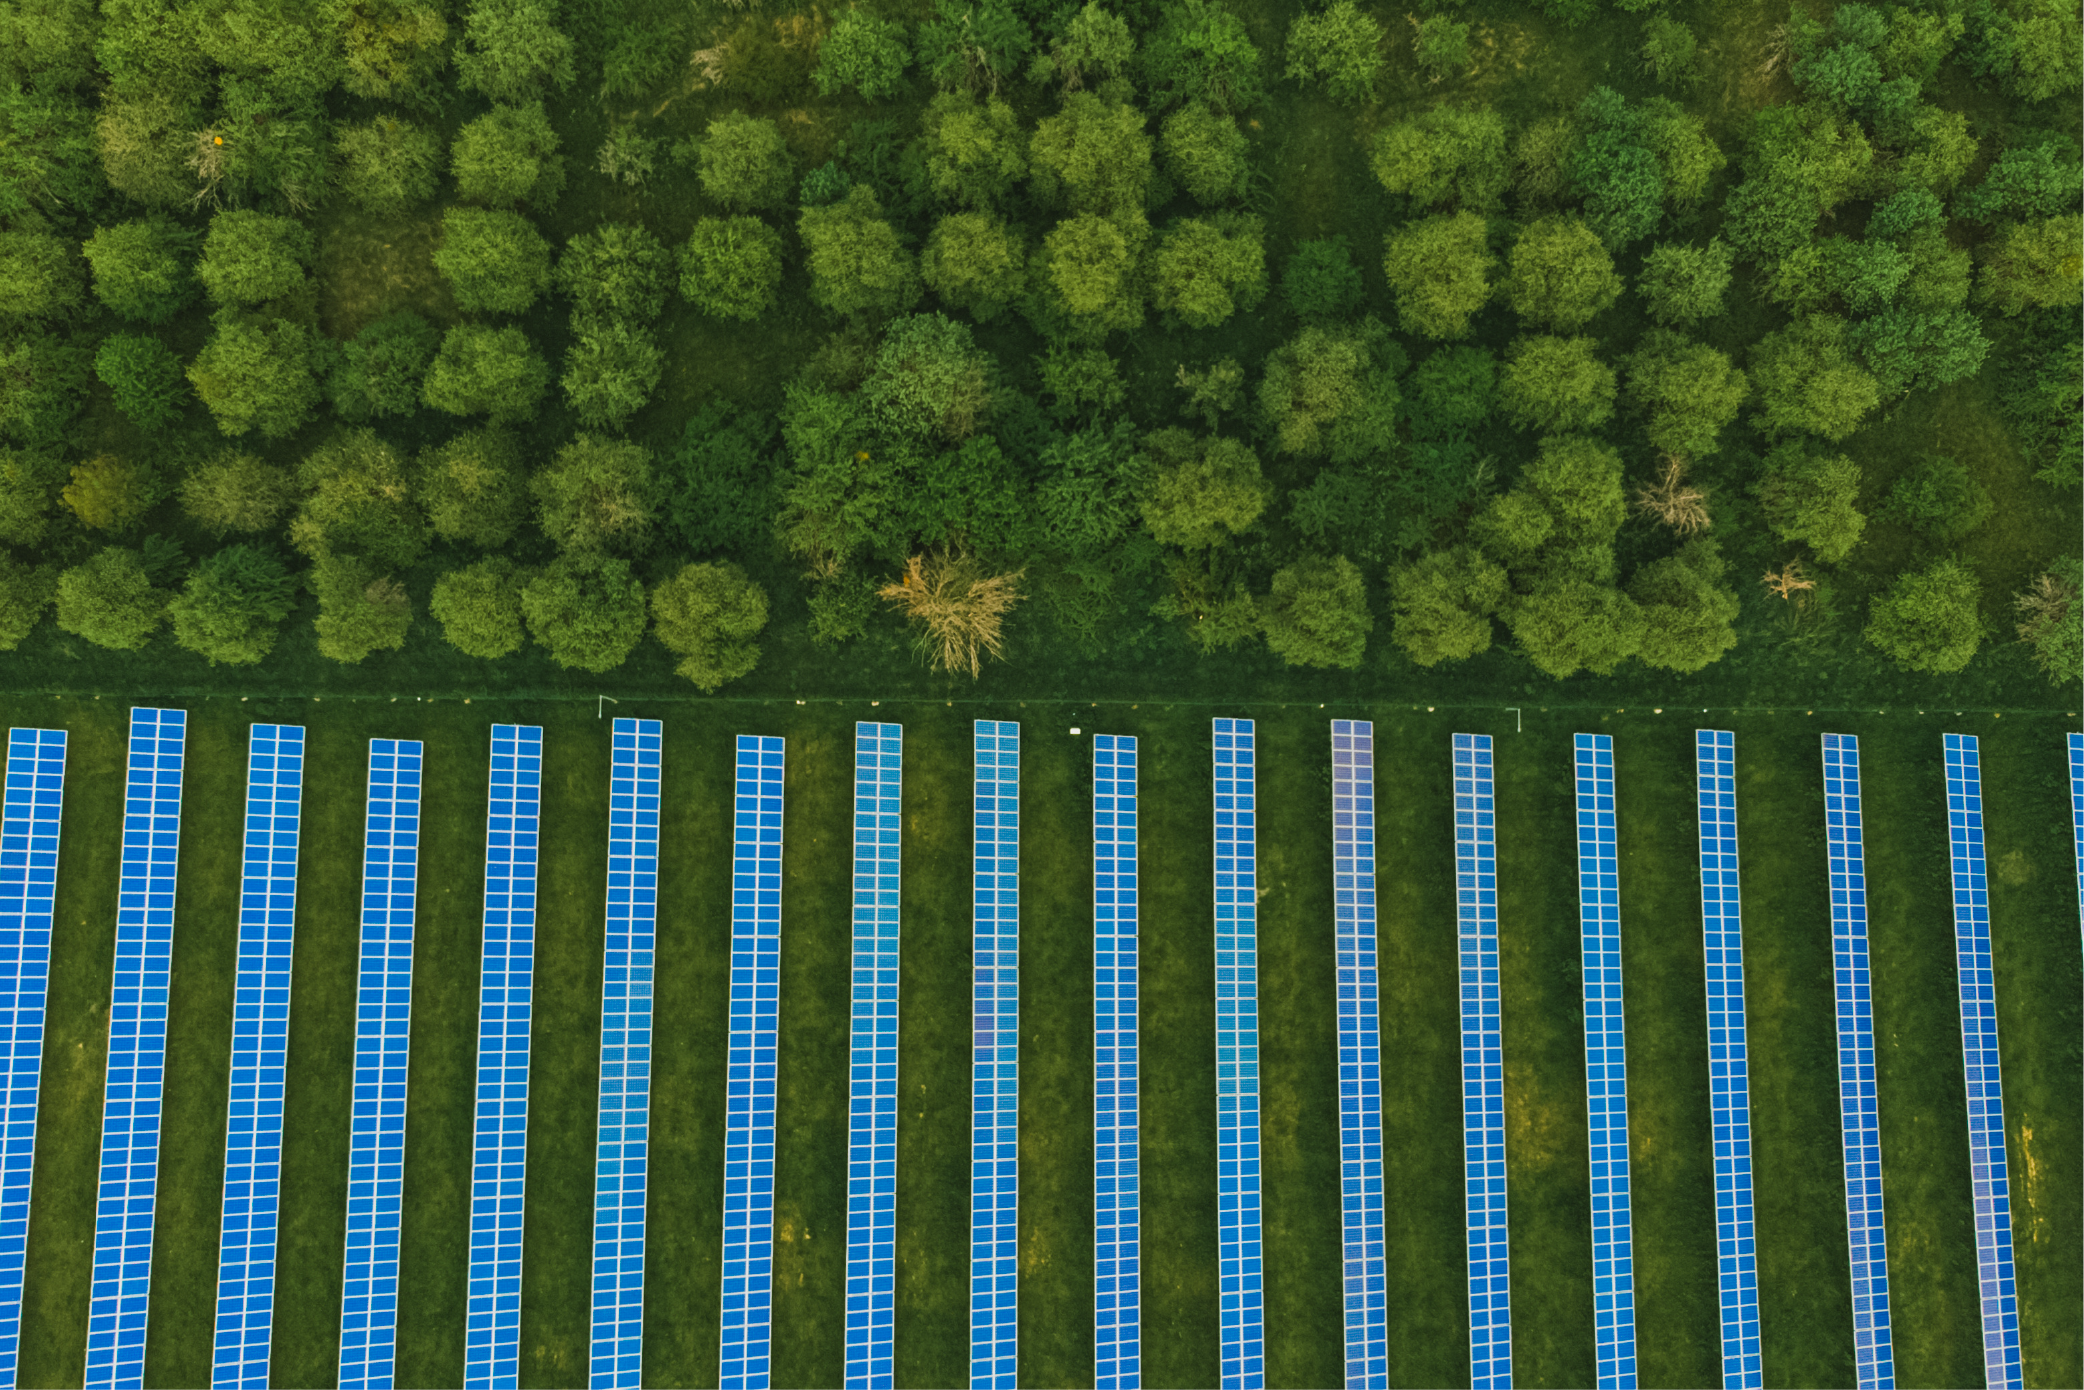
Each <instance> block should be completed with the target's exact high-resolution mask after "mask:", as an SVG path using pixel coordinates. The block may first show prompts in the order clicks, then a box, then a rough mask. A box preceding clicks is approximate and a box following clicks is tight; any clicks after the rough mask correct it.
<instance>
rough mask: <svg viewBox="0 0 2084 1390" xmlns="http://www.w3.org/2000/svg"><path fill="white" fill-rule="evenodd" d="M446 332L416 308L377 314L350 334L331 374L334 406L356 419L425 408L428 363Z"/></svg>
mask: <svg viewBox="0 0 2084 1390" xmlns="http://www.w3.org/2000/svg"><path fill="white" fill-rule="evenodd" d="M440 346H441V333H440V331H439V330H438V329H436V328H435V326H434V325H433V324H431V323H429V322H427V320H425V319H423V318H421V317H420V316H419V315H418V314H416V313H414V312H413V311H412V310H410V309H400V310H399V311H398V312H396V313H392V314H386V315H384V316H383V317H382V318H380V319H372V320H371V321H370V322H368V323H366V324H364V325H363V326H362V331H361V332H359V333H357V334H355V336H354V337H353V338H350V339H349V340H348V341H347V343H346V344H345V345H344V346H343V347H342V348H341V350H340V354H339V356H338V357H337V358H335V359H334V362H333V370H332V371H331V372H330V373H328V374H327V377H326V395H327V397H328V398H329V399H331V401H332V402H333V411H334V413H335V414H337V415H338V416H339V417H340V418H341V419H343V420H345V421H347V422H348V423H350V424H360V423H362V422H363V421H365V420H373V419H380V418H382V417H384V416H387V415H410V414H412V412H413V411H415V410H418V409H419V408H420V386H421V383H422V382H423V381H424V380H425V379H426V376H427V364H428V363H429V362H431V361H432V360H433V359H434V353H435V350H436V349H437V348H438V347H440Z"/></svg>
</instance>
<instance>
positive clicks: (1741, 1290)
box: [1694, 729, 1765, 1390]
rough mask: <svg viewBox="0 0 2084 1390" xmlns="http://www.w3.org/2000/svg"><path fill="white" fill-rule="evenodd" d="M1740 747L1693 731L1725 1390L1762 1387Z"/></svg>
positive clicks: (1719, 733)
mask: <svg viewBox="0 0 2084 1390" xmlns="http://www.w3.org/2000/svg"><path fill="white" fill-rule="evenodd" d="M1736 759H1737V740H1736V735H1735V734H1734V733H1731V732H1730V731H1728V730H1726V729H1697V730H1695V731H1694V791H1695V804H1696V806H1697V808H1698V812H1699V823H1700V882H1701V890H1700V891H1701V955H1702V968H1703V970H1704V972H1705V976H1706V981H1707V1022H1708V1097H1709V1102H1708V1103H1709V1110H1710V1119H1711V1123H1712V1126H1713V1130H1714V1145H1715V1269H1716V1280H1717V1282H1718V1284H1719V1285H1720V1294H1721V1301H1722V1383H1723V1386H1724V1387H1725V1390H1753V1387H1759V1386H1763V1385H1764V1384H1765V1364H1764V1360H1763V1357H1762V1354H1761V1350H1760V1334H1759V1313H1758V1243H1757V1229H1756V1225H1755V1223H1754V1220H1753V1206H1752V1185H1751V1051H1750V1034H1749V1032H1748V1030H1747V1026H1746V1022H1745V1011H1744V909H1743V901H1742V896H1741V890H1740V885H1739V884H1738V881H1737V878H1738V866H1737V763H1736Z"/></svg>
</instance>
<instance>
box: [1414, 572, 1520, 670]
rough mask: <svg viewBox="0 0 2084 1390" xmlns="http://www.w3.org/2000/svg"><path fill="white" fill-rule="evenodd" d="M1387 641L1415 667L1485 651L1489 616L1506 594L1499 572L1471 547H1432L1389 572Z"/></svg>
mask: <svg viewBox="0 0 2084 1390" xmlns="http://www.w3.org/2000/svg"><path fill="white" fill-rule="evenodd" d="M1389 592H1390V607H1391V611H1392V612H1393V613H1394V614H1395V615H1396V616H1395V626H1394V627H1393V628H1392V629H1391V635H1392V640H1394V641H1395V642H1396V644H1397V645H1398V646H1399V647H1401V648H1403V650H1404V655H1406V656H1408V657H1410V658H1411V659H1412V660H1413V661H1415V662H1417V663H1418V664H1419V665H1421V666H1437V665H1439V664H1440V663H1441V662H1443V661H1466V660H1468V659H1469V658H1470V657H1472V656H1479V655H1481V654H1482V653H1484V652H1487V651H1489V650H1490V649H1491V637H1492V630H1491V619H1492V617H1494V616H1495V615H1496V614H1497V613H1498V611H1499V610H1500V609H1502V608H1503V607H1504V606H1505V602H1506V599H1507V598H1508V597H1509V596H1510V595H1511V592H1512V591H1511V588H1510V586H1509V585H1508V584H1507V583H1506V579H1505V570H1504V569H1503V568H1502V567H1501V566H1498V565H1494V564H1492V563H1491V562H1490V561H1488V560H1486V559H1484V558H1483V554H1482V552H1480V551H1478V550H1477V549H1476V548H1475V547H1474V546H1468V545H1458V546H1455V547H1454V548H1453V549H1451V550H1436V551H1433V552H1432V553H1430V554H1428V555H1426V556H1424V557H1423V558H1421V559H1418V560H1415V561H1411V562H1409V563H1407V564H1402V565H1398V566H1397V567H1396V568H1395V569H1393V570H1391V571H1390V573H1389Z"/></svg>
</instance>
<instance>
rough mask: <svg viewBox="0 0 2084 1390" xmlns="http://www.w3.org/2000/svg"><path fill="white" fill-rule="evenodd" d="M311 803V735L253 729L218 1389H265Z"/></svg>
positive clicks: (228, 1124)
mask: <svg viewBox="0 0 2084 1390" xmlns="http://www.w3.org/2000/svg"><path fill="white" fill-rule="evenodd" d="M303 794H304V730H303V729H302V728H299V727H298V726H296V725H293V724H255V725H254V726H253V730H252V733H251V735H250V742H249V744H248V749H247V757H246V862H245V868H244V873H243V875H242V878H241V881H240V884H239V961H238V973H237V978H236V983H235V985H234V986H233V1003H232V1074H231V1084H230V1088H229V1089H230V1101H229V1106H228V1113H227V1116H226V1121H225V1141H224V1217H223V1228H222V1235H221V1237H220V1241H219V1245H218V1254H217V1339H216V1346H215V1348H214V1356H213V1358H212V1363H211V1368H210V1383H211V1384H212V1385H213V1386H257V1387H263V1390H264V1388H265V1387H266V1385H267V1383H268V1338H269V1334H270V1332H271V1330H272V1328H273V1326H274V1321H275V1235H276V1222H277V1218H278V1217H279V1215H280V1211H281V1201H282V1092H283V1080H284V1074H285V1072H286V1071H287V1070H288V1066H289V996H290V971H291V966H292V963H293V957H294V953H295V948H296V926H297V827H298V821H299V813H300V811H301V810H302V803H303Z"/></svg>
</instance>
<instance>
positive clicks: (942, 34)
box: [918, 0, 1035, 93]
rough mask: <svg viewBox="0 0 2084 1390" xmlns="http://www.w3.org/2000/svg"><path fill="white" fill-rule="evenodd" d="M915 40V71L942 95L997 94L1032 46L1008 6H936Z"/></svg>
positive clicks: (991, 2)
mask: <svg viewBox="0 0 2084 1390" xmlns="http://www.w3.org/2000/svg"><path fill="white" fill-rule="evenodd" d="M918 36H919V39H918V41H919V66H920V67H921V68H923V69H924V70H925V71H926V74H927V75H928V76H929V77H930V78H932V79H933V81H934V83H935V84H936V85H937V86H939V87H940V88H941V90H942V91H954V90H956V89H957V88H967V89H968V90H970V91H973V92H974V91H982V90H986V89H989V90H990V91H992V92H994V93H996V92H997V91H998V89H999V83H1000V81H1001V80H1002V79H1006V78H1010V77H1011V76H1012V75H1013V74H1014V73H1015V72H1016V71H1018V70H1019V67H1020V60H1021V59H1022V58H1024V57H1026V56H1027V53H1028V50H1029V49H1031V48H1033V47H1034V42H1035V41H1034V35H1033V34H1032V33H1030V32H1029V30H1028V23H1027V20H1026V19H1025V18H1024V17H1022V15H1020V14H1018V13H1016V12H1015V11H1014V9H1013V6H1012V5H1011V4H1010V3H1008V0H979V3H970V0H936V3H935V5H934V13H933V17H932V18H931V19H928V20H926V21H925V22H924V23H922V24H920V26H919V29H918Z"/></svg>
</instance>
